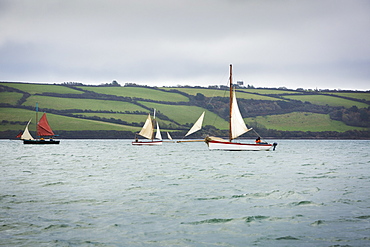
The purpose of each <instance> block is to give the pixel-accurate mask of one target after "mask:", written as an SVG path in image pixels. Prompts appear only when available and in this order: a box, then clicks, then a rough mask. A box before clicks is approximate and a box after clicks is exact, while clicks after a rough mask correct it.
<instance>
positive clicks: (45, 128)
mask: <svg viewBox="0 0 370 247" xmlns="http://www.w3.org/2000/svg"><path fill="white" fill-rule="evenodd" d="M36 119H38V103H36ZM30 122H31V120H30V121H29V122H28V124H27V126H26V129H25V131H24V133H25V134H24V135H22V136H21V139H23V144H59V142H60V141H57V140H54V139H53V138H54V137H55V136H56V135H55V134H54V132H53V130H52V129H51V127H50V125H49V122H48V119H47V118H46V113H44V114H43V115H42V117H41V118H40V121H39V122H38V123H37V126H36V132H37V136H38V137H39V139H34V138H33V137H32V135H31V134H30V133H29V131H28V125H29V124H30Z"/></svg>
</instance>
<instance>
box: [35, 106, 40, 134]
mask: <svg viewBox="0 0 370 247" xmlns="http://www.w3.org/2000/svg"><path fill="white" fill-rule="evenodd" d="M38 121H39V103H38V102H36V127H35V128H36V135H37V125H38V123H39V122H38Z"/></svg>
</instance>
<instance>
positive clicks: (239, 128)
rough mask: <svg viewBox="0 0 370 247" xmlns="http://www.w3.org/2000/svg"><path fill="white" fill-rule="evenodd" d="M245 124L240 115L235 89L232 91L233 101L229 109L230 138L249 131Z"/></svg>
mask: <svg viewBox="0 0 370 247" xmlns="http://www.w3.org/2000/svg"><path fill="white" fill-rule="evenodd" d="M250 130H251V129H248V127H247V126H246V125H245V123H244V120H243V117H242V115H241V114H240V110H239V107H238V102H237V101H236V96H235V90H234V91H233V102H232V109H231V137H232V139H235V138H237V137H238V136H240V135H242V134H244V133H245V132H248V131H250Z"/></svg>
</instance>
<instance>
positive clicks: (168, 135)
mask: <svg viewBox="0 0 370 247" xmlns="http://www.w3.org/2000/svg"><path fill="white" fill-rule="evenodd" d="M167 138H168V139H170V140H171V141H172V136H171V135H170V133H168V132H167Z"/></svg>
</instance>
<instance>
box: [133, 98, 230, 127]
mask: <svg viewBox="0 0 370 247" xmlns="http://www.w3.org/2000/svg"><path fill="white" fill-rule="evenodd" d="M140 103H141V104H143V105H145V106H147V107H150V108H155V109H157V111H160V112H161V113H163V114H164V115H166V116H167V117H169V118H171V119H173V120H175V121H176V122H178V123H179V124H186V123H188V124H191V125H192V124H193V123H195V121H197V119H198V118H199V117H200V115H201V114H202V112H203V111H205V112H206V113H205V116H204V122H203V126H205V125H213V126H215V127H216V128H219V129H227V128H228V123H227V122H226V121H225V120H224V119H221V118H220V117H218V116H217V115H216V114H214V113H213V112H210V111H208V110H205V109H203V108H200V107H197V106H186V105H164V104H157V103H152V102H140Z"/></svg>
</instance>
